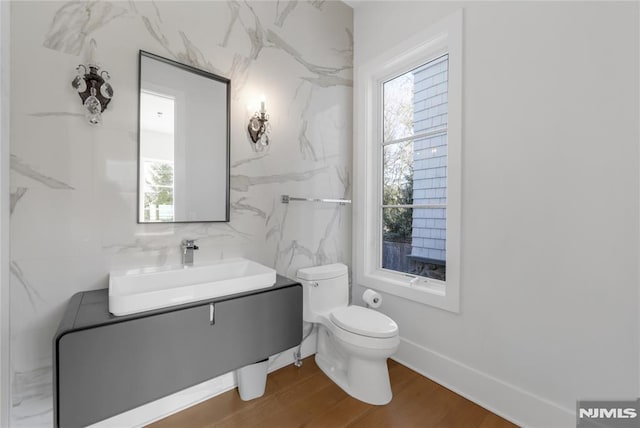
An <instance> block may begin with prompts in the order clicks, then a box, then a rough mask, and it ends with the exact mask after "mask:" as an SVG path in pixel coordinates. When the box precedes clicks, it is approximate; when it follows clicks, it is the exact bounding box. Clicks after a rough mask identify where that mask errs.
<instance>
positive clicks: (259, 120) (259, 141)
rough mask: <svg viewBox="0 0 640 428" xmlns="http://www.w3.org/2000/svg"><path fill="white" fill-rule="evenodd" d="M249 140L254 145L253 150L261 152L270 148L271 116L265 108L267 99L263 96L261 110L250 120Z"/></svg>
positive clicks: (248, 128)
mask: <svg viewBox="0 0 640 428" xmlns="http://www.w3.org/2000/svg"><path fill="white" fill-rule="evenodd" d="M247 131H248V133H249V138H250V139H251V142H252V143H253V149H254V150H255V151H256V152H261V151H263V150H264V149H265V148H268V147H269V137H270V135H271V125H270V124H269V115H268V114H267V109H266V107H265V99H264V96H262V99H261V100H260V110H259V111H256V112H255V113H254V114H253V116H251V118H250V119H249V126H248V127H247Z"/></svg>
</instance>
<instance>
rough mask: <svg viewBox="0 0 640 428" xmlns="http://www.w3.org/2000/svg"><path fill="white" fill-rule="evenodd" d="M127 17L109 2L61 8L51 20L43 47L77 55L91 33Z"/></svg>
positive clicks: (78, 4) (80, 3) (84, 3)
mask: <svg viewBox="0 0 640 428" xmlns="http://www.w3.org/2000/svg"><path fill="white" fill-rule="evenodd" d="M125 13H127V10H126V9H123V8H121V7H118V6H116V5H115V4H113V3H110V2H95V1H73V2H69V3H66V4H65V5H64V6H62V7H61V8H60V9H59V10H58V11H57V13H56V14H55V16H54V18H53V22H52V23H51V27H50V28H49V32H48V33H47V35H46V36H45V40H44V44H43V45H44V46H45V47H47V48H49V49H54V50H57V51H61V52H64V53H68V54H74V55H79V54H80V52H81V51H82V49H83V47H84V44H85V41H86V39H87V37H88V36H89V35H91V33H93V32H94V31H96V30H98V29H99V28H101V27H104V26H105V25H107V24H108V23H109V22H111V21H113V20H114V19H116V18H118V17H120V16H122V15H124V14H125Z"/></svg>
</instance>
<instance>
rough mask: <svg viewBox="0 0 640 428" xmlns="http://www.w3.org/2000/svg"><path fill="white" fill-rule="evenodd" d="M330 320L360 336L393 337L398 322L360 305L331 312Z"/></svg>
mask: <svg viewBox="0 0 640 428" xmlns="http://www.w3.org/2000/svg"><path fill="white" fill-rule="evenodd" d="M331 321H333V322H334V323H335V324H336V325H337V326H338V327H340V328H343V329H345V330H347V331H350V332H352V333H355V334H359V335H361V336H369V337H393V336H395V335H396V334H398V324H396V322H395V321H394V320H392V319H391V318H389V317H388V316H386V315H385V314H381V313H380V312H376V311H374V310H373V309H368V308H363V307H362V306H346V307H344V308H339V309H336V310H335V311H333V312H331Z"/></svg>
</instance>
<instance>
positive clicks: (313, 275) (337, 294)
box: [296, 263, 349, 322]
mask: <svg viewBox="0 0 640 428" xmlns="http://www.w3.org/2000/svg"><path fill="white" fill-rule="evenodd" d="M348 275H349V270H348V268H347V266H346V265H343V264H342V263H334V264H331V265H323V266H315V267H311V268H304V269H299V270H298V272H297V273H296V279H297V280H298V281H300V283H301V284H302V296H303V297H302V299H303V300H302V319H303V320H305V321H307V322H318V315H319V314H328V313H329V312H331V311H332V310H334V309H336V308H340V307H343V306H347V305H348V304H349V276H348Z"/></svg>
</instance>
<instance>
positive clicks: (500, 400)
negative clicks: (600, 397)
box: [392, 339, 576, 428]
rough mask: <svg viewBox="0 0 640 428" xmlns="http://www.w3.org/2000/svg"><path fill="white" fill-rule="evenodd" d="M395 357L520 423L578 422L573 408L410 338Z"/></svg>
mask: <svg viewBox="0 0 640 428" xmlns="http://www.w3.org/2000/svg"><path fill="white" fill-rule="evenodd" d="M392 359H394V360H395V361H397V362H399V363H400V364H402V365H405V366H407V367H409V368H410V369H412V370H414V371H416V372H418V373H420V374H421V375H423V376H425V377H428V378H429V379H431V380H433V381H434V382H437V383H439V384H440V385H442V386H444V387H446V388H448V389H450V390H452V391H454V392H455V393H457V394H459V395H461V396H463V397H465V398H467V399H469V400H471V401H473V402H474V403H477V404H478V405H480V406H482V407H484V408H485V409H488V410H490V411H492V412H493V413H495V414H497V415H499V416H502V417H503V418H505V419H507V420H509V421H511V422H513V423H515V424H517V425H519V426H523V427H541V428H555V427H574V426H575V424H576V415H575V413H574V412H573V411H571V410H569V409H566V408H564V407H562V406H559V405H557V404H555V403H552V402H551V401H549V400H546V399H544V398H541V397H538V396H536V395H534V394H532V393H530V392H528V391H525V390H523V389H521V388H518V387H517V386H514V385H510V384H508V383H506V382H504V381H502V380H500V379H497V378H495V377H493V376H491V375H488V374H486V373H483V372H481V371H478V370H476V369H474V368H472V367H469V366H467V365H465V364H462V363H460V362H459V361H455V360H452V359H451V358H449V357H447V356H445V355H442V354H440V353H438V352H435V351H432V350H430V349H427V348H425V347H423V346H421V345H418V344H417V343H414V342H411V341H410V340H407V339H401V340H400V348H399V349H398V352H396V354H395V355H394V356H393V357H392Z"/></svg>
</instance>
